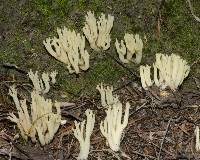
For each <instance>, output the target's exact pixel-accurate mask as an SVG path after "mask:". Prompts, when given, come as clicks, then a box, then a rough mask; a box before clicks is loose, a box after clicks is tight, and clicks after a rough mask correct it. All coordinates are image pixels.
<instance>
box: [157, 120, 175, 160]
mask: <svg viewBox="0 0 200 160" xmlns="http://www.w3.org/2000/svg"><path fill="white" fill-rule="evenodd" d="M171 120H172V118H170V120H169V121H168V124H167V128H166V130H165V135H164V137H163V139H162V141H161V144H160V150H159V153H158V160H160V155H161V152H162V147H163V144H164V142H165V138H166V135H167V132H168V130H169V126H170V123H171Z"/></svg>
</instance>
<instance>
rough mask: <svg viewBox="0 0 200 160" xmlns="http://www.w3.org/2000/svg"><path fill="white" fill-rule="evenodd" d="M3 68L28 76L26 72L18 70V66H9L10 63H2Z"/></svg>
mask: <svg viewBox="0 0 200 160" xmlns="http://www.w3.org/2000/svg"><path fill="white" fill-rule="evenodd" d="M3 67H4V68H8V69H14V70H16V71H18V72H20V73H23V74H28V72H26V71H24V70H23V69H21V68H19V67H18V66H16V65H15V64H10V63H4V64H3Z"/></svg>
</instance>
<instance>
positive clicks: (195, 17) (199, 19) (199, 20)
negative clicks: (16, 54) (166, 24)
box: [187, 0, 200, 22]
mask: <svg viewBox="0 0 200 160" xmlns="http://www.w3.org/2000/svg"><path fill="white" fill-rule="evenodd" d="M187 2H188V4H189V7H190V11H191V13H192V15H193V17H194V19H195V20H196V21H197V22H200V18H199V17H197V16H196V15H195V14H194V10H193V7H192V4H191V2H190V0H187Z"/></svg>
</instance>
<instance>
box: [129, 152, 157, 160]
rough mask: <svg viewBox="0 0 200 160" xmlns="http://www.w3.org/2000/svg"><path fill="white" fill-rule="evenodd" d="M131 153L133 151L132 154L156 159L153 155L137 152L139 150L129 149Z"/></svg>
mask: <svg viewBox="0 0 200 160" xmlns="http://www.w3.org/2000/svg"><path fill="white" fill-rule="evenodd" d="M131 152H132V153H134V154H137V155H139V156H141V157H145V158H148V159H149V158H150V159H156V158H155V157H153V156H150V155H146V154H142V153H139V152H137V151H131Z"/></svg>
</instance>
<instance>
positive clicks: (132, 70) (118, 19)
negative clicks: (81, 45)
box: [0, 0, 200, 160]
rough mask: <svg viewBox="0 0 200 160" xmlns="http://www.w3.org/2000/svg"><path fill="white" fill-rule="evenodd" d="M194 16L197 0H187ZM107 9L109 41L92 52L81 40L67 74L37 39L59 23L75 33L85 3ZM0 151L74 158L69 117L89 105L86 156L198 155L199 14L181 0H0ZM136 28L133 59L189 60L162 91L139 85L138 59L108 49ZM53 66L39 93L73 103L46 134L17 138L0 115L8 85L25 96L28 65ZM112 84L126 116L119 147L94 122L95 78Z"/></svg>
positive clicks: (100, 114)
mask: <svg viewBox="0 0 200 160" xmlns="http://www.w3.org/2000/svg"><path fill="white" fill-rule="evenodd" d="M191 4H192V6H193V11H194V13H195V15H197V16H198V17H200V10H199V7H198V6H200V1H198V0H191ZM89 10H91V11H94V13H95V15H96V16H98V15H100V14H101V13H102V12H103V13H105V14H111V15H113V16H114V17H115V20H114V25H113V29H112V31H111V39H112V40H111V47H110V48H109V49H108V50H107V51H100V52H95V51H93V50H92V49H91V48H90V46H89V44H88V42H87V45H86V49H87V50H88V52H89V53H90V57H91V60H90V68H89V70H88V71H86V72H81V73H80V74H79V75H75V74H69V73H68V70H67V67H66V65H65V64H63V63H61V62H59V61H57V60H56V59H55V58H53V57H52V56H51V55H50V54H48V52H47V51H46V50H45V47H44V46H43V44H42V42H43V40H45V39H46V38H48V37H53V36H57V33H56V28H57V27H63V26H66V27H68V28H70V29H74V30H76V31H78V32H80V33H83V32H82V28H83V26H84V21H85V15H86V13H87V11H89ZM0 21H1V24H0V42H1V47H0V159H9V158H10V157H12V159H22V160H25V159H33V160H43V159H44V160H45V159H49V160H51V159H52V160H53V159H60V160H62V159H70V160H71V159H72V160H73V159H76V157H77V155H78V152H79V143H78V141H77V139H76V138H75V137H74V136H73V132H72V128H73V127H74V123H73V122H74V120H78V121H82V120H83V119H85V116H84V113H85V110H86V109H88V108H90V109H92V110H94V111H95V113H96V123H95V128H94V131H93V134H92V136H91V152H90V154H89V159H91V160H94V159H98V160H100V159H102V160H111V159H112V160H114V159H124V160H126V159H133V160H136V159H138V160H140V159H146V160H147V159H160V160H165V159H166V160H167V159H168V160H172V159H196V160H198V159H200V153H198V152H197V151H196V150H195V134H194V130H195V127H196V126H198V125H200V110H199V106H200V22H198V21H197V20H196V19H195V18H194V16H193V15H192V13H191V8H190V7H189V3H188V0H187V1H183V0H160V1H157V0H143V1H140V0H123V1H120V0H117V1H111V0H94V1H90V0H77V1H74V0H55V1H48V0H33V1H31V0H9V1H8V0H2V2H1V4H0ZM127 32H128V33H132V34H136V33H138V34H139V35H140V36H141V37H142V39H143V42H144V49H143V58H142V62H141V64H142V65H144V64H149V65H151V64H152V63H153V62H154V61H155V54H156V53H163V54H171V53H175V54H178V55H180V56H181V57H182V58H183V59H185V60H186V61H187V62H188V64H189V65H190V66H191V71H190V73H189V76H188V77H187V78H186V79H185V80H184V82H183V84H182V85H181V86H180V88H179V89H178V90H177V91H176V92H172V91H170V90H168V91H167V93H169V95H168V96H166V95H165V94H164V93H165V92H160V91H159V90H158V89H157V88H154V87H153V88H151V89H149V90H148V91H145V90H143V89H142V87H141V83H140V77H139V65H136V64H133V63H132V64H128V65H124V64H122V63H121V62H120V61H119V58H118V56H117V53H116V50H115V45H114V43H115V39H116V38H118V39H122V38H123V36H124V34H125V33H127ZM30 69H32V70H33V71H38V72H39V73H40V74H41V73H42V72H51V71H54V70H57V71H58V75H57V78H56V79H57V82H56V84H55V85H53V86H51V88H50V92H49V93H48V94H47V95H46V98H51V99H53V100H58V101H61V102H71V103H74V104H75V105H74V106H72V107H66V108H63V109H62V116H63V119H66V120H67V124H65V125H63V126H62V127H60V128H59V130H58V132H57V133H56V135H55V138H54V139H53V141H52V142H51V143H50V144H48V145H46V146H44V147H41V146H40V145H39V143H36V144H33V143H31V142H30V141H28V142H26V141H24V140H23V139H22V138H21V136H19V138H17V134H19V130H18V129H17V127H16V125H15V124H13V123H11V122H10V121H9V120H8V119H7V116H8V113H9V112H14V113H17V111H16V108H15V105H14V102H13V100H12V99H11V97H10V96H9V94H8V89H9V87H10V86H12V85H13V84H14V85H15V86H16V87H17V89H18V92H19V98H20V99H24V98H25V99H28V100H29V101H30V91H31V88H32V84H31V81H30V79H29V78H28V76H27V73H28V71H29V70H30ZM101 82H103V83H105V84H107V85H113V86H114V94H117V95H119V97H120V100H121V101H122V102H123V104H124V103H125V102H130V104H131V108H130V116H129V122H128V125H127V127H126V129H125V131H124V134H123V137H122V142H121V150H120V152H117V153H115V152H113V151H112V150H110V149H109V147H108V146H107V145H106V142H105V141H106V140H105V138H104V137H103V136H102V134H101V133H100V130H99V124H100V121H101V120H102V118H104V117H105V111H104V110H103V108H102V107H101V104H100V95H99V93H98V92H97V90H96V86H97V85H98V84H99V83H101Z"/></svg>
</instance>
